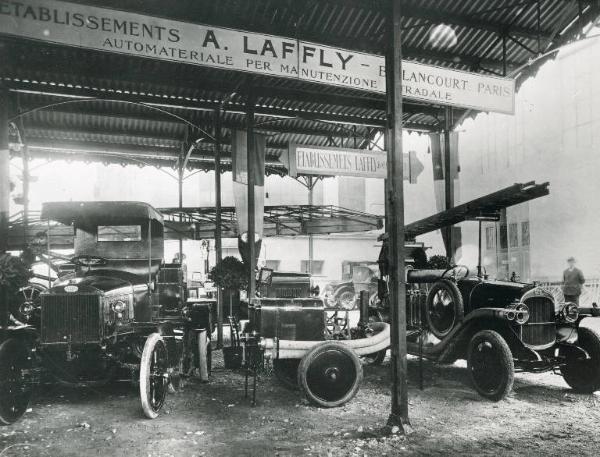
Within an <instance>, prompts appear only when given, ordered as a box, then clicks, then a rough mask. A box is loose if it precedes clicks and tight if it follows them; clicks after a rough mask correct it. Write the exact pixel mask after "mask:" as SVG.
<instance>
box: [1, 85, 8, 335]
mask: <svg viewBox="0 0 600 457" xmlns="http://www.w3.org/2000/svg"><path fill="white" fill-rule="evenodd" d="M8 97H9V96H8V91H7V90H5V89H4V88H0V255H2V254H4V252H6V250H7V248H8V207H9V203H10V183H9V177H10V168H9V153H8V103H9V98H8ZM6 294H7V291H6V290H5V289H4V288H3V287H2V286H0V329H2V328H3V327H6V326H7V325H8V300H7V299H6V298H7V295H6Z"/></svg>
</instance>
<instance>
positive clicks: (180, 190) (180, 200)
mask: <svg viewBox="0 0 600 457" xmlns="http://www.w3.org/2000/svg"><path fill="white" fill-rule="evenodd" d="M185 147H186V144H185V143H183V144H182V145H181V155H180V156H179V167H178V168H177V192H178V197H179V198H178V202H177V203H178V208H179V210H181V209H182V208H183V173H184V172H185V169H184V168H183V163H184V158H185ZM182 221H183V215H182V214H181V211H180V213H179V222H182ZM179 262H180V263H181V264H182V265H183V237H182V236H181V232H180V233H179Z"/></svg>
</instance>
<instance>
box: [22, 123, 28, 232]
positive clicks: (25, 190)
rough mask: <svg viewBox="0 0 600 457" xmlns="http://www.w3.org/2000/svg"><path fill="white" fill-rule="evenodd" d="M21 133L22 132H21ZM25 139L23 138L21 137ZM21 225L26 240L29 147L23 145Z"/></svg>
mask: <svg viewBox="0 0 600 457" xmlns="http://www.w3.org/2000/svg"><path fill="white" fill-rule="evenodd" d="M21 133H22V132H21ZM22 140H23V141H25V139H24V138H23V139H22ZM21 154H22V162H23V227H24V231H25V242H27V226H28V225H29V148H28V147H27V144H25V145H23V150H22V152H21Z"/></svg>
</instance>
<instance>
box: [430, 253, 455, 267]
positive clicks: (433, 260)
mask: <svg viewBox="0 0 600 457" xmlns="http://www.w3.org/2000/svg"><path fill="white" fill-rule="evenodd" d="M427 268H431V269H432V270H445V269H448V268H452V265H450V262H448V259H447V258H446V256H443V255H432V256H431V257H429V259H428V260H427Z"/></svg>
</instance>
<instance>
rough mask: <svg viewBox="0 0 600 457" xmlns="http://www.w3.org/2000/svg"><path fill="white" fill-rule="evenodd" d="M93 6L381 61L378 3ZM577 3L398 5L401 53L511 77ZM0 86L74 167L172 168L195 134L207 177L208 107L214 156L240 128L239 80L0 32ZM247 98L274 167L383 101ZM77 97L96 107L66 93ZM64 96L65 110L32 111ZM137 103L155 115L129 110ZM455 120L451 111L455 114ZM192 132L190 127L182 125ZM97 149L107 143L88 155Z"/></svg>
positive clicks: (380, 121) (258, 90)
mask: <svg viewBox="0 0 600 457" xmlns="http://www.w3.org/2000/svg"><path fill="white" fill-rule="evenodd" d="M80 3H86V2H85V1H83V0H82V1H80ZM93 3H94V4H95V5H98V6H105V7H112V8H116V9H122V10H129V11H135V12H140V13H143V14H148V15H155V16H162V17H169V18H172V19H178V20H183V21H187V22H197V23H205V24H212V25H215V26H224V27H231V28H237V29H242V30H249V31H256V32H262V33H268V34H273V35H281V36H290V37H298V38H301V39H303V40H306V41H315V42H319V43H323V44H330V45H335V46H339V47H343V48H348V49H354V50H359V51H368V52H372V53H379V54H381V53H382V52H383V49H384V42H385V40H384V29H385V15H384V14H383V13H382V10H381V8H382V5H383V4H384V3H385V2H384V1H383V0H253V1H252V2H249V1H246V0H220V1H218V2H214V1H212V0H211V1H209V0H179V1H176V2H169V8H165V3H164V1H159V0H146V1H144V2H139V1H138V0H102V1H95V2H93ZM577 3H578V2H568V1H565V0H540V1H539V2H537V1H535V0H514V1H507V0H473V1H468V2H457V1H454V0H420V1H417V0H410V1H407V0H403V1H402V6H403V13H404V18H403V22H402V26H403V31H404V33H403V43H402V46H403V52H404V55H405V58H409V59H415V60H418V61H421V62H424V63H428V64H433V65H441V66H447V67H452V68H458V69H464V70H469V71H479V72H484V73H489V72H493V73H496V74H498V73H501V72H502V71H503V69H504V66H506V69H507V70H509V71H510V70H513V69H515V68H517V67H519V66H522V65H525V64H527V63H528V62H529V61H530V59H532V58H533V57H536V56H537V55H538V53H541V52H544V51H547V50H548V49H551V48H552V47H553V46H558V45H560V44H561V43H563V42H565V41H566V40H569V39H571V38H572V36H573V34H574V32H576V31H577V27H573V22H574V20H576V19H577V17H578V14H579V13H580V10H579V7H578V5H577ZM538 4H539V10H538ZM580 4H581V6H582V9H581V12H582V13H583V19H582V21H583V20H586V19H587V20H589V19H590V18H592V17H594V15H597V14H598V8H599V7H598V4H597V2H591V1H585V0H584V1H582V2H580ZM538 11H539V15H538ZM439 24H447V25H448V26H450V27H451V29H452V31H453V33H454V34H455V35H456V43H455V44H453V45H452V46H449V45H448V41H446V42H444V43H442V44H440V43H436V42H435V41H432V40H431V39H430V32H431V30H432V28H433V27H434V26H436V25H439ZM570 24H571V28H570V29H565V28H566V27H567V26H569V25H570ZM575 25H583V24H577V23H575ZM503 36H507V37H510V38H504V39H503V38H502V37H503ZM503 41H504V42H505V48H506V61H505V62H503V52H504V51H503V49H504V46H503ZM0 78H1V79H0V80H1V81H2V83H3V84H4V85H6V86H8V87H9V88H12V89H13V90H15V91H17V92H18V93H19V106H20V110H21V111H22V112H23V111H30V110H32V111H31V112H29V113H28V114H26V115H24V116H23V117H22V123H23V124H22V126H23V127H24V134H25V136H26V139H27V140H28V141H29V142H30V143H32V144H34V145H37V146H39V149H38V150H37V151H38V153H39V154H42V155H44V156H50V155H52V154H55V155H56V156H57V157H58V154H59V153H62V154H63V155H64V154H70V157H73V158H77V155H76V152H77V151H79V153H80V155H81V156H83V157H84V160H91V159H94V157H96V156H98V157H99V159H98V160H102V161H120V162H122V163H128V162H127V160H130V159H131V160H137V163H138V164H140V163H152V164H155V165H165V164H170V165H175V163H176V161H177V158H178V157H179V155H180V154H181V152H182V150H185V147H183V144H184V143H186V144H189V142H190V141H193V140H195V139H198V138H204V139H203V141H202V143H201V144H200V145H199V147H198V148H197V149H198V150H197V151H196V152H195V153H194V154H193V155H192V157H191V159H190V163H189V165H190V166H191V167H200V168H205V169H209V168H212V163H210V160H209V159H210V155H211V154H212V150H213V146H212V143H211V141H210V135H206V134H204V133H202V131H205V132H208V133H209V134H210V133H211V132H212V129H213V121H214V110H215V109H217V108H218V107H220V106H222V107H223V108H224V109H225V114H224V117H223V121H222V123H223V127H224V130H223V134H224V143H225V145H224V147H223V151H224V155H225V156H226V155H227V154H228V153H229V150H230V148H229V146H228V145H227V143H228V141H229V137H230V131H231V129H234V128H243V127H244V122H245V115H244V110H245V100H246V89H245V83H246V79H247V75H246V74H243V73H240V72H234V71H224V70H219V69H214V68H207V67H200V66H194V65H184V64H175V63H168V62H160V61H156V60H151V59H144V58H132V57H127V56H124V55H118V54H110V53H105V52H97V51H89V50H84V49H78V48H69V47H61V46H55V45H49V44H42V43H32V42H28V41H24V40H17V39H13V38H6V37H5V38H0ZM252 90H253V92H254V93H255V96H256V106H257V108H256V113H257V116H256V120H257V124H258V125H259V127H258V130H259V131H260V132H261V133H264V134H266V135H268V151H267V155H268V159H270V160H272V161H276V160H277V159H278V157H279V156H280V155H281V153H282V151H283V150H284V149H285V148H286V147H287V144H288V143H291V142H297V143H303V144H314V145H323V146H325V145H332V144H337V145H340V144H344V145H346V146H348V147H352V146H354V145H355V144H356V145H357V147H366V146H367V145H368V143H369V139H371V138H373V137H374V135H375V134H376V133H377V130H378V129H379V130H380V129H381V128H382V126H383V125H384V124H385V117H386V115H385V97H384V96H383V95H380V94H372V93H366V92H362V91H356V90H350V89H347V88H343V87H334V86H324V85H318V84H315V83H307V82H303V81H299V80H293V79H285V78H275V77H267V76H254V77H253V89H252ZM49 94H54V95H49ZM57 95H60V96H57ZM85 96H87V97H94V98H99V100H98V99H96V100H90V101H83V100H81V99H79V100H77V101H76V102H71V101H70V99H69V98H68V97H85ZM106 99H111V100H114V99H119V100H121V101H120V102H115V101H111V100H106ZM61 101H62V102H65V101H68V103H65V104H61V105H57V106H53V107H52V108H46V109H42V110H36V108H39V107H42V106H46V105H48V104H52V103H57V102H61ZM140 101H141V102H144V103H146V104H152V105H153V107H148V106H141V105H139V104H135V103H133V102H140ZM159 107H162V108H164V109H165V110H168V111H169V112H170V113H171V115H170V116H169V115H166V114H165V113H164V112H161V111H159ZM404 109H405V113H404V121H405V127H406V128H408V129H415V130H438V129H439V128H440V127H441V123H440V120H442V119H443V116H442V115H441V111H440V107H435V106H433V107H432V106H427V105H423V104H418V103H415V102H410V101H407V102H406V103H405V106H404ZM462 113H464V110H458V109H457V110H455V118H456V119H458V118H460V116H461V115H462ZM325 120H327V121H325ZM190 124H192V125H194V126H197V127H198V128H199V129H191V130H190V128H189V125H190ZM102 144H105V145H108V146H110V147H109V148H105V149H106V150H105V151H104V155H99V153H100V152H101V151H100V149H102V148H101V147H100V146H101V145H102ZM86 145H87V146H88V147H87V149H86V148H85V147H84V146H86ZM33 150H35V148H33ZM86 151H87V152H86ZM90 151H91V152H90ZM95 153H98V154H95ZM113 153H116V154H113ZM119 153H122V154H119ZM153 158H154V159H156V160H154V161H153V160H152V159H153Z"/></svg>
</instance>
